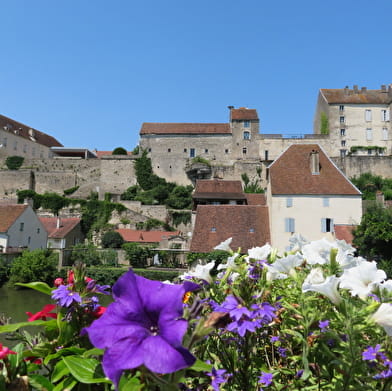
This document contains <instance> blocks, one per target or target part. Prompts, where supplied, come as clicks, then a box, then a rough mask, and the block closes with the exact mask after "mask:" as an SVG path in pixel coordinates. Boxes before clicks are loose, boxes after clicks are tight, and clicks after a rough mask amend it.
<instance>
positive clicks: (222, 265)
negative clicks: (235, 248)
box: [218, 253, 239, 270]
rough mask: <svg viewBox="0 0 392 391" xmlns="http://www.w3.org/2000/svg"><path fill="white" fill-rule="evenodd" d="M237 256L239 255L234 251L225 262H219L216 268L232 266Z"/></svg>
mask: <svg viewBox="0 0 392 391" xmlns="http://www.w3.org/2000/svg"><path fill="white" fill-rule="evenodd" d="M238 256H239V254H238V253H235V254H234V255H233V256H232V257H228V258H227V262H226V263H221V264H220V265H219V266H218V270H222V269H227V268H233V267H234V266H235V259H236V258H237V257H238Z"/></svg>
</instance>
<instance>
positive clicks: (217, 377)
mask: <svg viewBox="0 0 392 391" xmlns="http://www.w3.org/2000/svg"><path fill="white" fill-rule="evenodd" d="M207 375H208V376H210V377H211V386H212V388H213V389H214V390H215V391H219V390H220V387H219V386H220V384H223V383H226V382H227V379H228V378H229V377H230V374H228V373H226V369H215V368H212V369H211V372H207Z"/></svg>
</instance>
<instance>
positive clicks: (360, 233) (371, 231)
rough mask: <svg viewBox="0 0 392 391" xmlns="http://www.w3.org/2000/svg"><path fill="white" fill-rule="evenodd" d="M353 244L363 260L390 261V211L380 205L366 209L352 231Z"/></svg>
mask: <svg viewBox="0 0 392 391" xmlns="http://www.w3.org/2000/svg"><path fill="white" fill-rule="evenodd" d="M353 244H354V246H355V247H356V248H357V249H358V252H359V254H360V255H362V256H364V257H365V258H374V257H376V258H378V259H382V260H385V261H392V210H391V209H385V208H383V207H382V206H380V205H374V206H371V207H370V208H368V210H367V212H366V213H365V214H364V215H363V216H362V220H361V224H360V225H359V226H358V227H357V229H356V230H355V231H354V241H353Z"/></svg>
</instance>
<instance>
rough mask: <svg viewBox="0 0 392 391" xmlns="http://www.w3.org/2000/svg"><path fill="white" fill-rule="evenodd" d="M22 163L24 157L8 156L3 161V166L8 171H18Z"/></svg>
mask: <svg viewBox="0 0 392 391" xmlns="http://www.w3.org/2000/svg"><path fill="white" fill-rule="evenodd" d="M23 162H24V157H22V156H8V157H7V159H6V160H5V165H6V166H7V168H8V169H9V170H19V168H20V167H21V166H22V164H23Z"/></svg>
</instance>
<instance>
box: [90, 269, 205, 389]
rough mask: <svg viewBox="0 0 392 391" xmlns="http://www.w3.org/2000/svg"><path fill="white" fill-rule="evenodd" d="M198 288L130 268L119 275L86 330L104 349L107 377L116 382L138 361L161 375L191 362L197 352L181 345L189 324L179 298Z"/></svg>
mask: <svg viewBox="0 0 392 391" xmlns="http://www.w3.org/2000/svg"><path fill="white" fill-rule="evenodd" d="M197 288H198V285H196V284H194V283H191V282H187V281H186V282H184V283H183V284H177V285H174V284H164V283H162V282H159V281H151V280H148V279H146V278H143V277H140V276H137V275H135V274H134V273H133V271H132V270H130V271H128V272H127V273H125V274H124V275H122V276H121V277H120V278H119V279H118V281H117V282H116V283H115V285H114V286H113V297H114V299H115V301H114V302H113V303H111V304H110V305H109V306H108V308H107V310H106V312H105V313H104V314H103V315H102V316H101V317H100V318H99V319H97V320H95V321H94V322H93V323H92V324H91V326H90V327H88V328H86V329H85V330H86V332H87V333H88V336H89V338H90V341H91V342H92V344H93V345H94V346H95V347H98V348H100V349H106V350H105V353H104V356H103V368H104V371H105V374H106V376H108V377H109V378H110V379H111V380H112V381H113V382H114V383H115V384H116V385H118V382H119V380H120V378H121V375H122V372H123V371H124V370H126V369H133V368H137V367H139V366H141V365H144V366H145V367H147V368H148V369H149V370H151V371H152V372H156V373H159V374H164V373H172V372H175V371H178V370H180V369H183V368H187V367H189V366H191V365H192V364H193V363H194V362H195V357H193V355H192V354H191V353H190V352H189V351H188V350H187V349H185V348H184V347H183V346H182V339H183V337H184V334H185V332H186V330H187V326H188V322H187V321H186V320H185V319H183V318H182V315H183V301H182V300H183V296H184V294H185V293H186V292H189V291H193V290H195V289H197Z"/></svg>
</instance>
